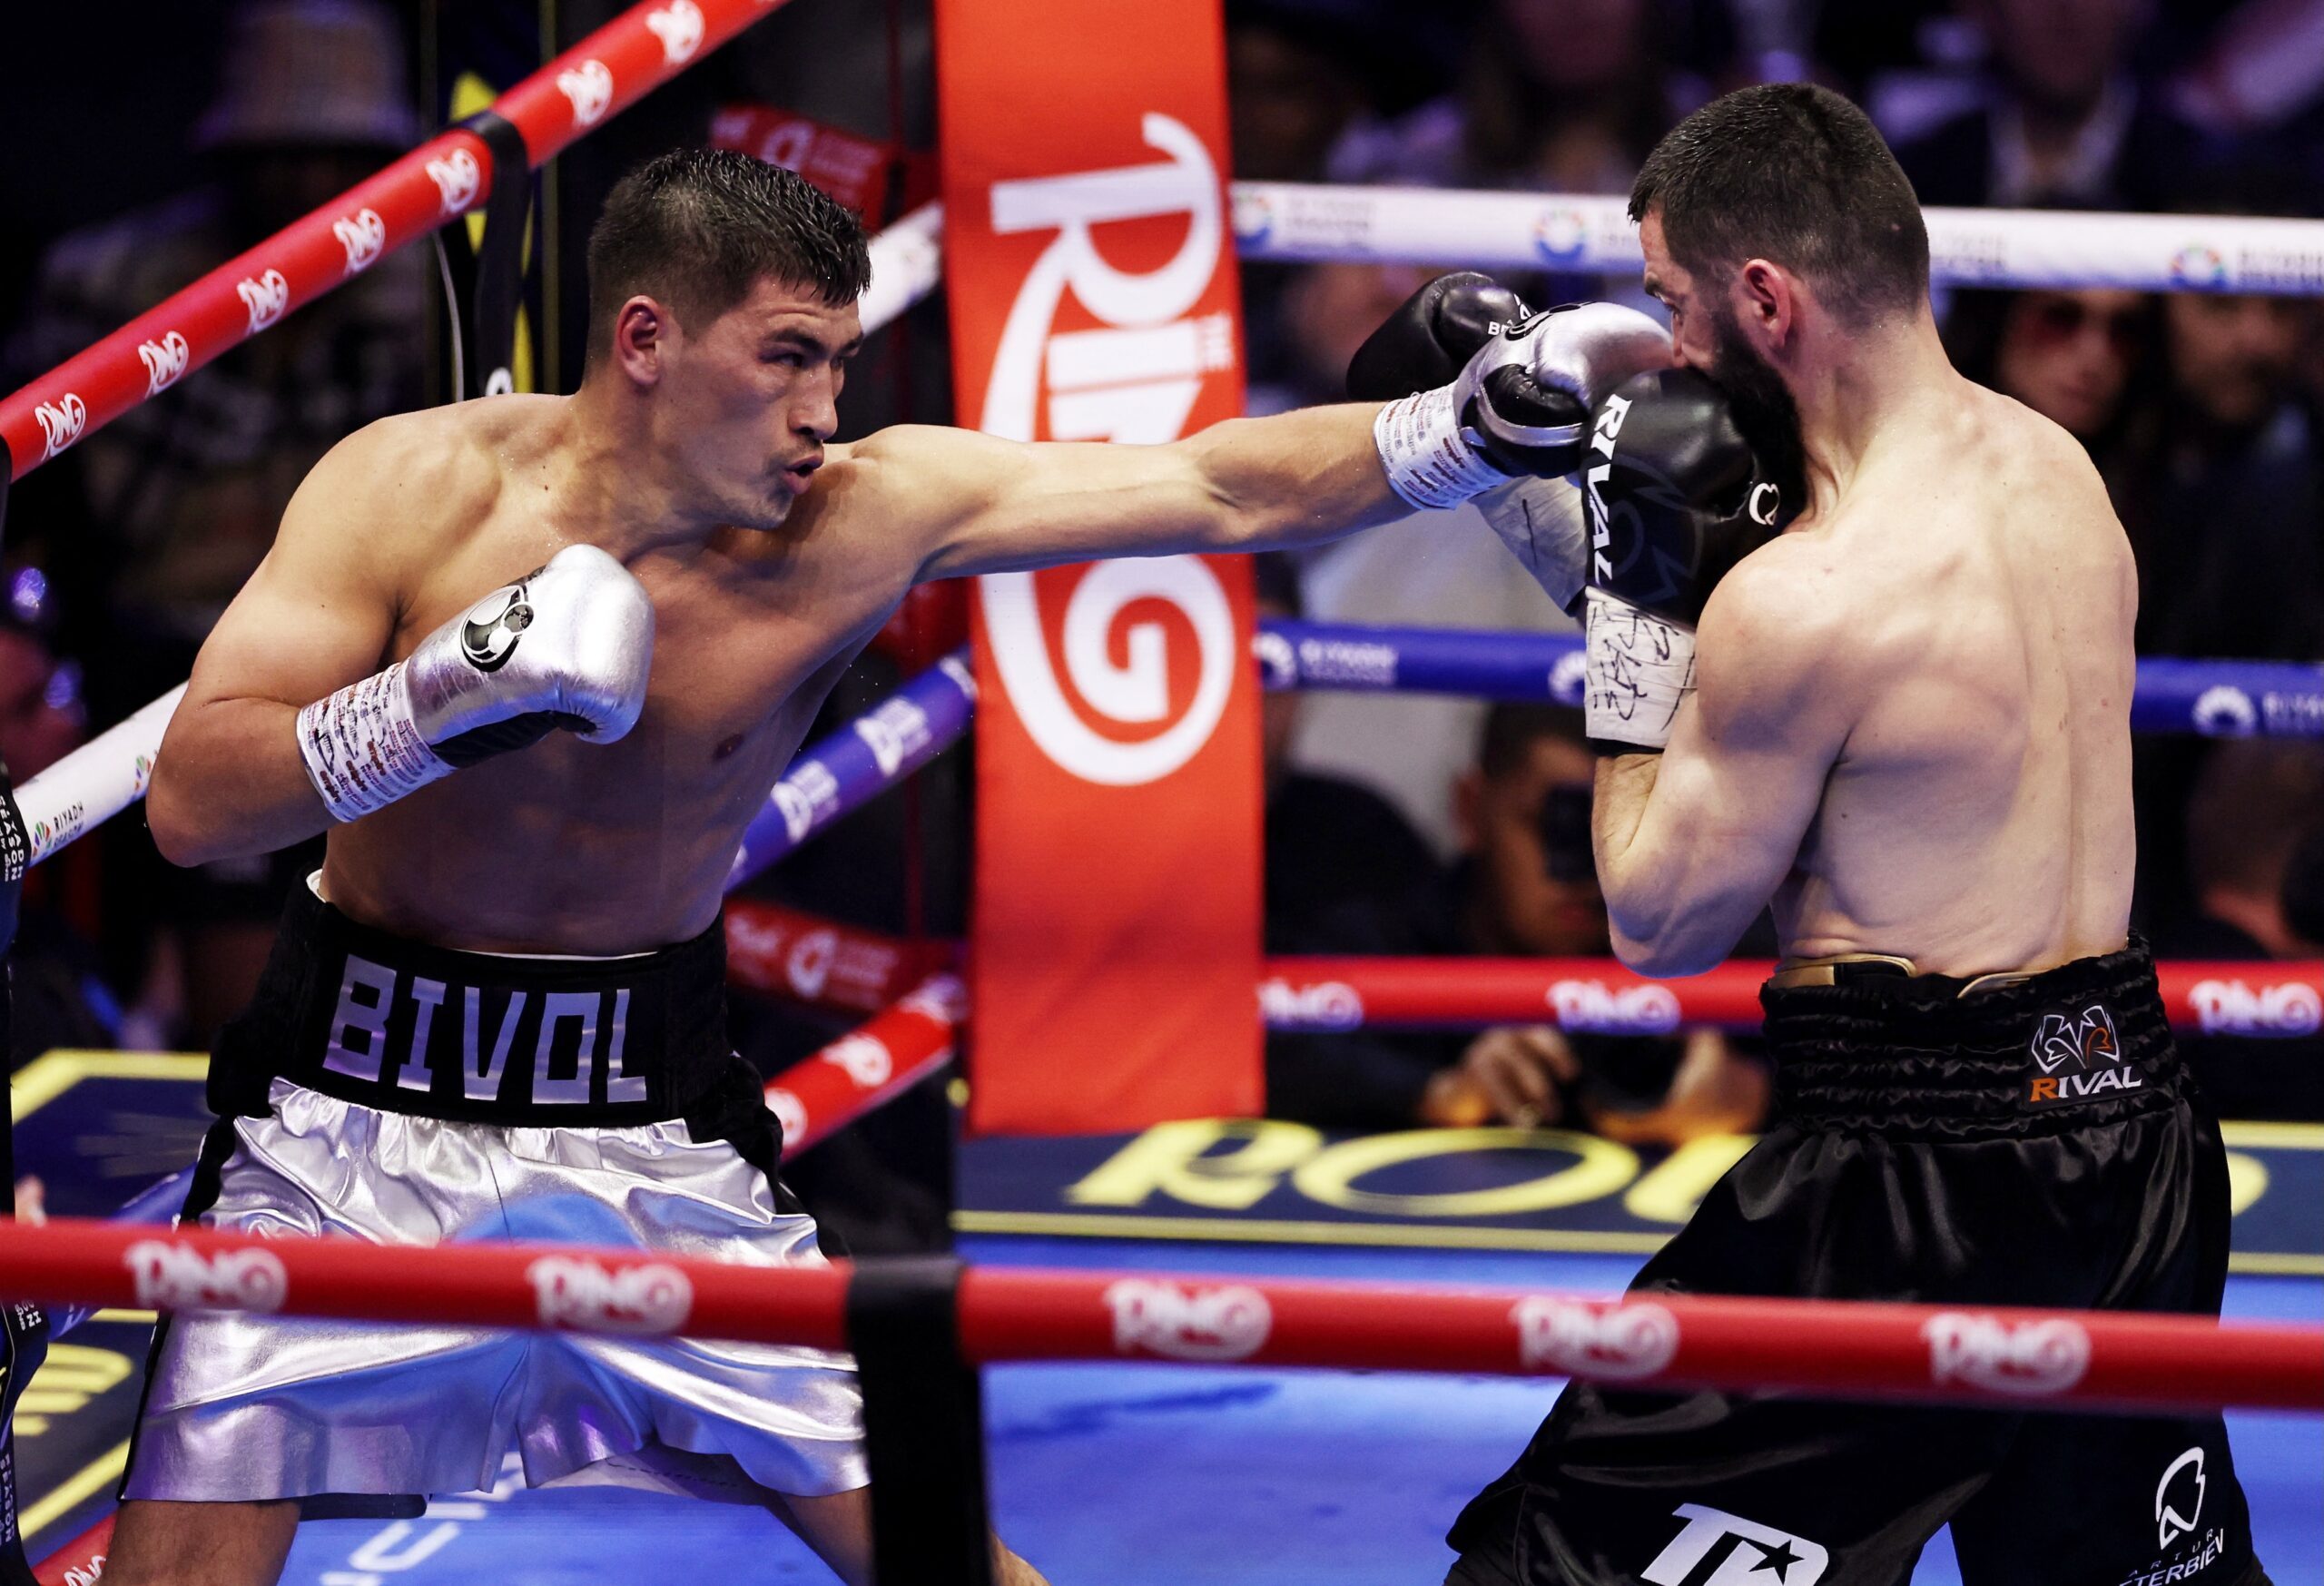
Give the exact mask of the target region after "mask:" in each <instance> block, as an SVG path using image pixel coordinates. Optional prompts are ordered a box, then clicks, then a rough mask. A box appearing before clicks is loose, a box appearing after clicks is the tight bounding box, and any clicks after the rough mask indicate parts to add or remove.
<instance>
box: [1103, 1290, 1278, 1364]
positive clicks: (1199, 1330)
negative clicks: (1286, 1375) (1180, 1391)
mask: <svg viewBox="0 0 2324 1586" xmlns="http://www.w3.org/2000/svg"><path fill="white" fill-rule="evenodd" d="M1106 1308H1107V1309H1108V1310H1109V1311H1111V1312H1112V1313H1113V1314H1114V1348H1115V1349H1116V1350H1118V1352H1119V1353H1121V1354H1123V1355H1136V1354H1138V1353H1140V1352H1144V1353H1146V1354H1148V1355H1164V1356H1167V1358H1169V1359H1172V1360H1247V1359H1249V1358H1250V1357H1251V1356H1252V1355H1255V1354H1256V1353H1257V1352H1258V1350H1259V1347H1260V1345H1264V1344H1265V1343H1266V1341H1267V1334H1268V1333H1269V1332H1270V1331H1272V1330H1273V1328H1274V1326H1275V1312H1274V1311H1273V1309H1272V1308H1270V1307H1269V1305H1267V1296H1266V1295H1263V1294H1261V1293H1260V1292H1259V1291H1258V1290H1257V1289H1255V1288H1247V1287H1245V1286H1241V1285H1239V1284H1238V1285H1230V1286H1226V1287H1223V1288H1182V1287H1180V1286H1178V1285H1177V1284H1175V1283H1167V1282H1163V1281H1160V1280H1158V1279H1148V1278H1136V1277H1129V1278H1124V1279H1123V1280H1122V1281H1121V1282H1119V1283H1117V1284H1114V1285H1112V1286H1109V1287H1108V1289H1107V1290H1106Z"/></svg>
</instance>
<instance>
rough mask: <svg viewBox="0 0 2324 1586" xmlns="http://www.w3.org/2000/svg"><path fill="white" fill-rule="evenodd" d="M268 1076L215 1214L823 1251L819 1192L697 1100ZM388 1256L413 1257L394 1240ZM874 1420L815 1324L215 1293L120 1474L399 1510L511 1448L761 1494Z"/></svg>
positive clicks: (281, 1224) (794, 1479) (853, 1467)
mask: <svg viewBox="0 0 2324 1586" xmlns="http://www.w3.org/2000/svg"><path fill="white" fill-rule="evenodd" d="M269 1100H270V1101H271V1103H272V1108H273V1116H272V1117H271V1118H235V1119H233V1120H231V1128H232V1130H233V1134H234V1137H235V1139H234V1145H233V1149H232V1154H231V1157H228V1158H227V1159H226V1161H225V1164H224V1166H223V1169H222V1173H221V1175H220V1187H219V1195H218V1199H217V1202H216V1204H215V1205H214V1206H213V1207H212V1208H211V1210H210V1211H209V1212H208V1213H207V1214H206V1215H205V1216H204V1217H202V1222H203V1223H204V1224H205V1225H206V1226H211V1227H215V1228H222V1229H226V1230H229V1231H231V1232H236V1233H251V1234H258V1235H261V1236H263V1235H268V1234H276V1233H293V1234H310V1235H312V1234H334V1235H340V1236H350V1237H353V1238H358V1239H366V1240H369V1241H370V1242H372V1243H373V1244H377V1245H382V1246H394V1245H433V1244H438V1243H445V1242H453V1241H459V1240H467V1239H533V1240H556V1241H566V1242H571V1243H577V1244H587V1245H604V1246H616V1247H635V1248H640V1249H650V1250H659V1251H672V1252H675V1253H676V1254H679V1255H684V1256H703V1257H705V1258H708V1259H713V1260H723V1261H734V1262H741V1263H745V1264H748V1265H752V1266H800V1265H820V1264H822V1261H823V1256H822V1252H821V1251H820V1250H819V1249H818V1248H817V1247H816V1240H815V1227H814V1224H813V1222H812V1219H811V1218H809V1217H807V1216H805V1215H804V1214H803V1213H801V1212H797V1211H789V1212H786V1211H784V1210H783V1209H781V1208H780V1207H778V1206H777V1205H776V1202H775V1197H774V1194H773V1187H772V1185H771V1183H770V1181H769V1180H768V1178H767V1177H766V1175H765V1174H764V1173H763V1172H762V1171H760V1170H759V1169H758V1168H756V1167H753V1166H752V1165H751V1164H750V1163H748V1162H746V1161H745V1160H743V1157H742V1156H741V1155H740V1154H739V1153H738V1152H737V1151H736V1150H735V1148H734V1147H733V1146H732V1145H730V1144H727V1143H726V1142H724V1141H712V1142H705V1143H697V1142H696V1141H695V1140H694V1138H693V1137H692V1133H691V1131H690V1130H689V1128H688V1127H687V1126H686V1125H685V1124H684V1122H677V1121H673V1122H665V1123H652V1124H642V1125H635V1126H631V1127H626V1128H508V1127H503V1126H498V1125H491V1124H478V1123H457V1122H448V1121H446V1120H443V1119H438V1118H414V1117H409V1116H403V1115H399V1114H396V1113H391V1112H383V1111H379V1110H376V1109H374V1108H368V1107H363V1106H360V1105H358V1104H355V1103H352V1102H348V1101H343V1100H340V1099H339V1098H335V1097H330V1096H324V1095H320V1094H319V1093H317V1092H315V1091H312V1090H308V1089H303V1088H301V1087H300V1086H297V1085H294V1084H292V1083H291V1082H290V1081H289V1080H286V1079H276V1080H274V1081H273V1082H272V1085H271V1088H270V1093H269ZM379 1281H380V1283H381V1284H382V1285H388V1284H392V1283H394V1282H395V1257H394V1256H392V1255H389V1254H387V1253H385V1252H382V1254H381V1256H380V1259H379ZM511 1452H514V1453H517V1454H518V1455H520V1456H521V1458H522V1460H523V1463H524V1471H525V1478H526V1480H527V1483H529V1484H531V1485H533V1486H541V1485H545V1484H547V1483H552V1482H556V1481H559V1480H562V1479H565V1478H568V1477H570V1478H576V1479H578V1480H585V1481H591V1482H610V1483H616V1484H623V1485H635V1486H647V1487H654V1488H657V1489H663V1490H671V1489H676V1490H682V1491H686V1492H695V1493H697V1494H699V1495H702V1496H706V1497H729V1498H732V1499H734V1500H735V1501H738V1502H757V1501H758V1498H757V1494H756V1492H755V1490H756V1489H760V1488H771V1489H773V1491H775V1492H790V1493H799V1494H810V1495H814V1494H822V1493H829V1492H840V1491H843V1490H845V1489H848V1488H852V1487H859V1486H862V1485H863V1484H864V1483H865V1481H866V1480H867V1477H866V1474H865V1470H864V1463H863V1450H862V1398H861V1395H860V1394H859V1393H858V1391H857V1386H856V1378H855V1370H854V1365H853V1363H852V1361H851V1360H850V1359H849V1357H847V1356H845V1355H832V1354H829V1353H826V1352H824V1351H821V1350H815V1349H806V1348H791V1347H785V1346H780V1345H763V1344H728V1343H697V1342H694V1341H690V1340H660V1339H622V1338H611V1337H596V1336H590V1335H582V1334H573V1333H557V1334H541V1333H508V1332H501V1331H495V1330H490V1329H480V1328H473V1327H418V1326H379V1325H364V1324H361V1323H354V1322H341V1321H330V1320H317V1319H302V1318H298V1317H291V1316H271V1315H241V1314H234V1313H197V1314H190V1315H183V1316H180V1317H176V1318H174V1319H172V1320H171V1321H170V1322H169V1323H168V1324H167V1325H165V1326H164V1328H163V1329H162V1334H161V1337H160V1341H159V1345H158V1347H157V1349H156V1352H155V1357H154V1362H153V1374H152V1376H151V1379H150V1381H149V1383H148V1384H147V1389H146V1403H145V1411H144V1417H143V1422H142V1423H141V1425H140V1427H139V1430H138V1434H137V1440H136V1446H135V1452H134V1454H133V1459H132V1463H131V1465H130V1470H129V1476H128V1480H127V1482H126V1483H125V1485H124V1489H123V1491H124V1492H125V1494H126V1495H127V1496H129V1497H131V1498H162V1499H177V1500H186V1501H195V1502H202V1501H212V1502H215V1501H227V1500H243V1499H261V1498H304V1499H315V1500H324V1501H323V1502H310V1504H309V1505H308V1506H307V1508H308V1512H309V1513H310V1515H320V1514H324V1513H330V1514H361V1513H379V1514H385V1513H390V1512H408V1510H409V1504H408V1503H399V1502H397V1500H399V1499H401V1498H403V1497H405V1495H408V1494H423V1495H424V1494H428V1493H446V1492H468V1491H473V1490H476V1489H479V1488H488V1487H490V1486H491V1485H492V1483H493V1481H494V1479H495V1477H496V1476H497V1473H498V1472H499V1470H500V1468H501V1463H502V1459H503V1456H504V1455H505V1454H507V1453H511ZM367 1498H369V1499H370V1500H373V1502H365V1501H364V1500H365V1499H367Z"/></svg>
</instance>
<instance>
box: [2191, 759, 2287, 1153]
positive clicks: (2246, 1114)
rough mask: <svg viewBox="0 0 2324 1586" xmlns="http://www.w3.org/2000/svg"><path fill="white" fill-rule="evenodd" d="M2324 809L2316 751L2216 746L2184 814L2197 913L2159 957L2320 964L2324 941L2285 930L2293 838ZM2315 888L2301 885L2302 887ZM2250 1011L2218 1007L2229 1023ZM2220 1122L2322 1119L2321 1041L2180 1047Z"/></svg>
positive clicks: (2213, 1038)
mask: <svg viewBox="0 0 2324 1586" xmlns="http://www.w3.org/2000/svg"><path fill="white" fill-rule="evenodd" d="M2319 811H2324V744H2315V743H2309V742H2303V741H2299V740H2294V739H2265V738H2249V739H2241V740H2237V741H2234V742H2230V743H2226V744H2219V745H2217V746H2216V747H2214V748H2213V749H2212V750H2211V754H2210V757H2209V758H2208V759H2207V760H2206V761H2205V762H2204V764H2203V768H2202V773H2201V775H2200V777H2198V779H2197V781H2196V783H2195V793H2194V797H2193V799H2192V800H2191V802H2190V803H2189V805H2188V808H2187V866H2188V872H2189V881H2190V883H2191V892H2192V893H2193V895H2194V900H2195V908H2196V914H2195V916H2194V917H2193V918H2192V919H2191V920H2190V921H2186V922H2185V923H2183V924H2181V925H2180V926H2178V927H2177V928H2176V929H2174V930H2172V931H2170V932H2169V933H2167V934H2166V935H2164V936H2163V937H2162V939H2161V940H2160V941H2158V943H2157V948H2158V951H2161V952H2162V954H2164V955H2165V956H2167V957H2172V958H2184V959H2251V960H2268V959H2275V960H2281V959H2298V958H2318V957H2324V939H2319V938H2318V937H2315V936H2310V935H2308V934H2306V933H2305V931H2304V929H2303V928H2306V929H2309V930H2312V929H2314V928H2315V927H2316V926H2317V925H2319V923H2324V921H2315V920H2310V919H2305V918H2303V919H2301V920H2300V921H2299V922H2298V923H2295V921H2294V919H2293V915H2292V912H2291V910H2290V908H2289V907H2288V904H2293V903H2295V902H2296V901H2298V896H2299V894H2298V891H2297V883H2296V882H2295V880H2294V861H2295V857H2296V856H2301V857H2304V858H2305V861H2306V862H2307V863H2309V864H2313V863H2314V862H2315V860H2314V858H2313V857H2307V856H2302V855H2301V844H2302V839H2303V837H2305V836H2306V835H2307V834H2308V832H2309V830H2310V829H2311V828H2313V829H2316V830H2319V831H2324V825H2319ZM2307 884H2309V885H2313V882H2309V883H2307ZM2249 1012H2250V1010H2241V1009H2235V1008H2228V1009H2224V1010H2222V1013H2223V1017H2224V1020H2226V1021H2229V1022H2230V1023H2231V1022H2232V1021H2233V1020H2240V1019H2242V1018H2244V1017H2247V1016H2248V1014H2249ZM2181 1047H2182V1049H2184V1050H2185V1052H2186V1054H2187V1061H2188V1064H2189V1066H2190V1067H2191V1068H2192V1069H2194V1071H2195V1074H2196V1076H2197V1078H2198V1079H2200V1080H2201V1083H2202V1086H2203V1089H2205V1090H2206V1091H2208V1092H2210V1094H2211V1100H2212V1103H2213V1104H2214V1105H2215V1106H2216V1107H2217V1108H2219V1110H2220V1113H2221V1116H2223V1117H2226V1118H2311V1119H2318V1120H2324V1036H2319V1035H2317V1034H2314V1033H2310V1034H2308V1035H2304V1036H2298V1037H2294V1038H2290V1039H2285V1038H2281V1037H2256V1036H2254V1037H2246V1036H2239V1035H2235V1034H2232V1033H2220V1032H2214V1033H2210V1034H2205V1035H2201V1036H2190V1037H2188V1038H2186V1039H2184V1040H2183V1041H2181Z"/></svg>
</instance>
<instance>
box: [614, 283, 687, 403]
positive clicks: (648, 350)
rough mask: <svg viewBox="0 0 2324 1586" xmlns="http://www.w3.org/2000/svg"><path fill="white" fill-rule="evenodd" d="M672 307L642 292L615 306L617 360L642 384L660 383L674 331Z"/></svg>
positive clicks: (627, 372) (615, 348)
mask: <svg viewBox="0 0 2324 1586" xmlns="http://www.w3.org/2000/svg"><path fill="white" fill-rule="evenodd" d="M676 329H677V322H676V320H675V317H674V316H673V315H672V314H671V312H670V310H669V309H668V308H667V307H666V306H665V305H664V304H663V303H661V302H660V301H658V300H655V299H653V298H650V297H647V296H646V295H645V293H643V292H640V293H638V294H637V295H636V296H635V297H633V298H631V299H630V300H628V301H626V302H625V303H623V304H622V306H621V307H620V308H618V309H616V310H614V330H613V336H614V361H615V363H616V364H618V365H620V366H621V369H622V372H623V373H624V374H625V375H627V376H628V377H629V378H630V379H631V380H632V381H633V382H634V383H635V384H637V385H640V386H652V385H656V384H659V383H660V381H661V379H662V369H663V363H664V360H665V358H666V356H667V354H668V352H669V349H670V342H671V340H672V337H673V333H674V332H675V330H676Z"/></svg>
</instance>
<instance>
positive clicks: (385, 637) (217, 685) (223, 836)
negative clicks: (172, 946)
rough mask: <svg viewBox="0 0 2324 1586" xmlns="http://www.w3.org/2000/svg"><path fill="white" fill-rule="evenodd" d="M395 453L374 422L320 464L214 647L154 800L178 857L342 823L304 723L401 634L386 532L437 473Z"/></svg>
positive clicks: (239, 849) (213, 637)
mask: <svg viewBox="0 0 2324 1586" xmlns="http://www.w3.org/2000/svg"><path fill="white" fill-rule="evenodd" d="M388 449H389V448H383V447H382V445H381V443H380V441H379V438H378V437H377V436H376V435H374V434H373V433H372V432H371V431H363V432H360V433H359V434H358V435H356V436H353V437H350V438H349V439H348V440H346V441H343V442H341V443H340V446H339V447H337V448H334V449H333V450H332V451H331V453H330V455H329V456H327V457H325V458H323V460H322V461H321V462H320V463H318V464H316V465H315V468H314V470H313V471H312V472H311V473H310V474H309V475H308V476H307V478H306V482H305V483H304V484H302V485H300V487H299V491H298V494H297V495H295V496H293V497H291V505H290V506H289V507H287V508H285V509H284V511H283V515H282V525H281V529H280V530H279V531H278V532H277V534H276V536H275V541H274V546H273V548H272V549H271V550H270V551H269V552H268V553H267V555H266V559H265V560H264V561H262V562H261V563H260V564H259V566H258V570H257V571H256V572H254V573H252V574H251V578H250V582H249V583H247V584H245V585H243V586H242V590H241V594H239V595H237V596H235V597H234V602H233V604H232V605H231V606H228V607H227V608H226V614H225V616H222V617H221V618H220V619H219V621H218V626H216V627H215V628H213V629H212V630H211V634H210V637H209V638H208V639H207V640H206V641H205V642H204V643H203V645H202V654H201V655H200V657H199V658H198V659H196V660H195V662H194V664H193V676H192V680H191V681H190V682H189V683H188V685H187V686H186V693H185V698H184V699H183V700H182V702H181V703H180V704H179V705H178V708H177V714H174V715H173V716H172V717H171V718H170V726H169V732H168V733H167V734H166V735H165V736H164V737H163V738H162V748H161V753H160V754H158V755H157V756H156V757H155V759H154V763H153V786H152V788H151V789H150V790H149V791H148V792H147V793H146V795H145V815H146V819H147V821H148V822H150V823H152V825H153V842H154V843H155V845H156V846H157V847H159V848H160V849H161V851H162V855H163V856H164V857H165V858H167V859H169V860H171V861H172V862H174V863H177V864H201V863H203V862H207V861H210V860H212V859H223V858H230V857H233V856H236V855H240V854H248V853H265V852H271V851H272V850H274V849H277V848H282V847H287V846H288V845H290V844H291V843H293V842H299V841H300V840H301V839H303V838H307V837H311V836H313V835H314V834H315V833H316V832H320V831H322V830H323V829H324V828H326V827H328V826H329V825H330V823H331V820H330V813H329V812H328V811H326V810H325V809H324V807H323V802H322V800H321V798H320V797H319V796H318V795H317V794H316V793H315V787H314V783H313V782H312V781H311V780H310V778H309V776H308V774H307V770H306V767H305V765H304V764H303V763H301V761H300V755H299V742H298V733H297V731H296V722H297V719H298V714H299V711H300V707H301V706H303V705H305V704H307V703H308V702H309V701H310V700H314V699H319V698H320V697H322V696H323V695H325V694H330V692H331V691H332V690H333V689H336V688H340V687H342V686H344V685H347V684H350V683H352V682H354V681H355V680H356V679H358V678H359V677H362V676H364V675H368V674H369V673H370V672H372V671H374V670H376V669H377V668H378V666H379V663H380V661H381V660H382V658H383V657H384V656H385V655H386V652H387V649H388V645H389V638H390V637H391V635H393V632H394V628H395V619H396V596H395V595H394V593H393V587H394V586H393V580H392V579H391V578H390V577H389V576H387V574H386V570H385V569H383V568H382V567H381V566H380V565H379V563H380V559H381V558H380V552H381V547H380V541H381V539H382V536H380V535H379V534H376V533H374V532H372V529H373V528H374V527H376V525H377V523H378V522H379V520H380V519H381V518H383V517H392V515H393V513H394V511H395V510H396V509H397V508H399V507H403V506H406V505H416V504H418V503H419V501H420V499H421V497H422V496H424V495H425V493H426V492H427V490H428V479H427V478H426V477H425V474H424V472H423V473H421V474H420V475H419V477H415V476H414V474H413V473H412V472H411V471H409V470H405V469H402V468H399V467H396V466H395V465H394V459H393V458H390V457H388V456H385V455H383V453H384V452H385V451H386V450H388ZM395 449H400V448H395ZM407 493H412V494H411V495H410V498H409V502H408V501H407ZM428 515H429V516H430V517H433V516H434V515H435V514H434V512H433V511H432V510H431V511H430V512H429V514H428Z"/></svg>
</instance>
